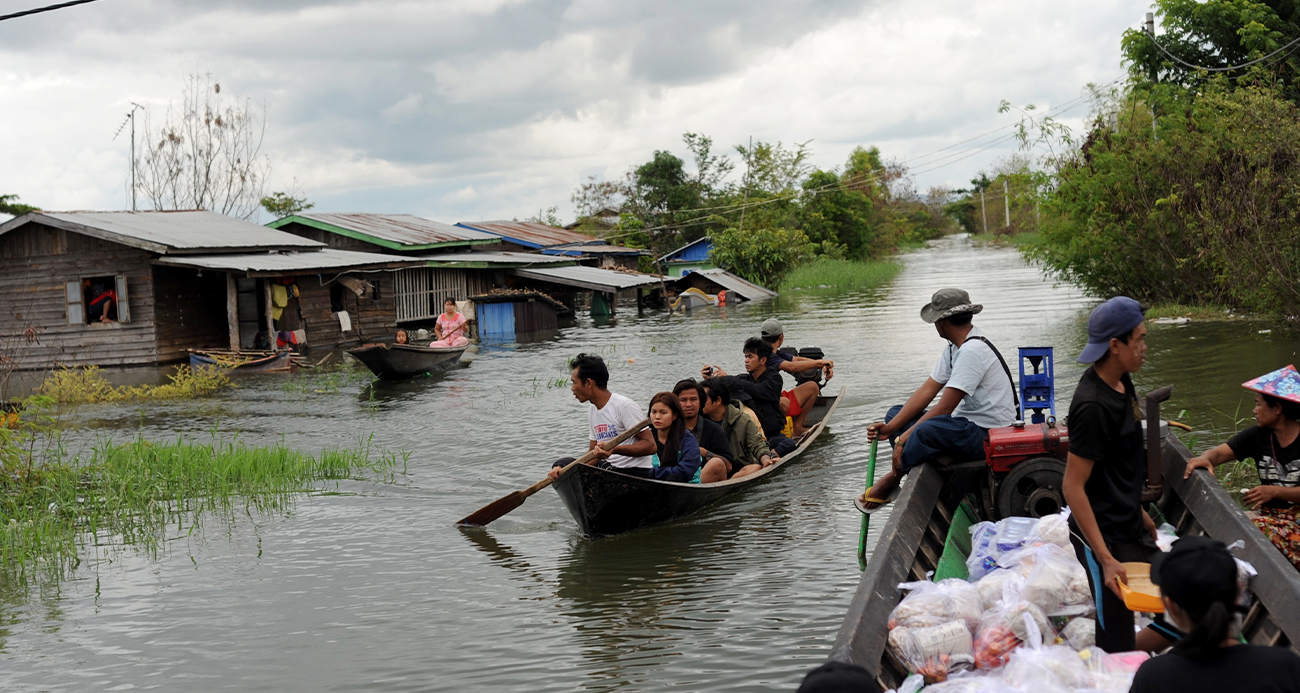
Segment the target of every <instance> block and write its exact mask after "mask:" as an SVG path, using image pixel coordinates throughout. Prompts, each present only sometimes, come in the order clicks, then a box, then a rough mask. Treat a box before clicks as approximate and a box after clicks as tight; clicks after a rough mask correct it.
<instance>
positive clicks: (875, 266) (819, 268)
mask: <svg viewBox="0 0 1300 693" xmlns="http://www.w3.org/2000/svg"><path fill="white" fill-rule="evenodd" d="M901 269H902V267H901V266H899V264H898V263H896V262H894V261H892V260H872V261H866V262H859V261H856V260H832V259H829V258H825V257H820V258H817V259H816V260H813V261H812V262H809V263H806V264H803V265H800V266H799V267H797V268H796V269H795V270H794V271H793V272H791V273H790V274H788V275H786V278H785V282H784V283H783V284H782V285H781V289H782V290H783V291H818V290H822V291H826V290H835V291H845V290H850V289H873V288H875V287H877V286H880V285H881V284H884V283H885V282H888V281H889V280H891V279H893V278H894V277H895V276H897V275H898V272H899V270H901Z"/></svg>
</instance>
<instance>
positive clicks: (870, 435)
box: [858, 289, 1016, 512]
mask: <svg viewBox="0 0 1300 693" xmlns="http://www.w3.org/2000/svg"><path fill="white" fill-rule="evenodd" d="M982 310H984V306H981V305H977V304H973V303H971V302H970V295H969V294H967V293H966V292H965V291H962V290H961V289H939V290H938V291H936V292H934V296H932V297H931V298H930V302H929V303H927V304H925V306H923V307H922V308H921V319H922V320H924V321H926V322H928V323H932V324H933V325H934V327H935V329H936V330H937V331H938V332H939V336H940V337H942V338H944V339H945V340H947V341H948V346H947V347H945V348H944V350H943V353H942V354H941V355H940V356H939V362H938V363H936V364H935V366H934V371H933V372H931V373H930V377H928V378H926V379H925V382H924V383H922V384H921V386H920V387H918V388H917V389H916V392H913V393H912V396H911V397H909V398H907V402H906V403H904V404H902V405H896V406H894V407H892V408H891V409H890V410H889V412H888V413H887V414H886V415H885V422H884V423H873V424H871V425H870V426H867V440H869V441H872V440H876V439H877V438H879V437H881V436H885V437H887V438H889V441H890V443H891V444H892V445H893V448H894V453H893V464H892V466H891V468H890V470H889V473H887V474H885V475H884V476H882V477H880V480H878V481H876V483H874V484H872V486H871V488H869V489H867V492H866V493H864V494H862V495H861V496H859V497H858V508H859V509H860V510H862V511H863V512H871V511H873V510H875V509H876V508H879V507H880V506H882V505H884V504H885V503H888V502H889V499H890V496H891V495H892V494H893V493H894V491H896V490H897V489H898V485H899V483H900V482H901V481H902V479H903V475H904V474H906V473H908V472H909V471H911V470H912V469H915V468H916V467H919V466H921V465H922V464H924V463H926V462H929V461H933V460H934V459H936V458H938V457H940V456H945V455H946V456H952V457H955V458H957V460H958V461H961V462H964V461H967V460H974V459H983V458H984V440H985V439H986V438H988V430H989V429H990V428H1000V427H1002V426H1010V425H1011V423H1012V422H1013V421H1015V420H1016V405H1015V397H1016V395H1015V392H1016V390H1015V387H1014V385H1013V383H1012V381H1011V370H1010V368H1009V367H1008V366H1007V364H1006V362H1005V361H1003V360H1002V355H1001V354H999V353H998V351H997V349H995V348H994V347H993V343H992V342H990V341H988V340H987V339H985V337H984V333H983V332H981V331H980V329H979V328H977V327H975V326H974V325H972V324H971V318H972V317H973V316H974V315H975V314H976V313H978V312H980V311H982ZM940 392H942V396H941V397H939V402H938V403H937V404H935V405H934V406H933V407H930V408H928V409H927V407H929V405H930V402H931V401H933V400H934V398H935V395H939V394H940Z"/></svg>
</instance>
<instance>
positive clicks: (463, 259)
mask: <svg viewBox="0 0 1300 693" xmlns="http://www.w3.org/2000/svg"><path fill="white" fill-rule="evenodd" d="M412 257H413V258H420V259H421V260H425V261H427V262H428V263H429V265H430V266H431V267H450V268H454V267H460V268H471V269H472V268H484V267H507V268H508V267H527V266H529V265H545V266H547V267H563V266H565V265H572V264H574V263H575V262H576V261H575V260H574V259H573V258H567V257H559V256H555V255H540V254H537V253H511V252H477V251H475V252H468V253H429V254H420V255H413V256H412Z"/></svg>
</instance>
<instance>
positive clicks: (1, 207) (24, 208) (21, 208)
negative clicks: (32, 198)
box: [0, 195, 40, 216]
mask: <svg viewBox="0 0 1300 693" xmlns="http://www.w3.org/2000/svg"><path fill="white" fill-rule="evenodd" d="M38 211H40V208H39V207H33V206H31V205H25V204H23V203H21V202H19V201H18V196H17V195H0V214H12V215H14V216H19V215H22V214H26V213H28V212H38Z"/></svg>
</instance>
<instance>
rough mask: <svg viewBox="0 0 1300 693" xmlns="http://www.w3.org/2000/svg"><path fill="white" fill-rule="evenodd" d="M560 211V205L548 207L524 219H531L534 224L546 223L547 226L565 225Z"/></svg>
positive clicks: (557, 226)
mask: <svg viewBox="0 0 1300 693" xmlns="http://www.w3.org/2000/svg"><path fill="white" fill-rule="evenodd" d="M559 212H560V207H559V206H558V205H555V206H552V207H547V208H546V209H539V210H537V213H536V214H534V215H533V216H531V217H528V218H527V219H524V221H531V222H533V223H534V224H546V225H547V226H554V227H556V228H559V227H562V226H564V222H562V221H560V214H559Z"/></svg>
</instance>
